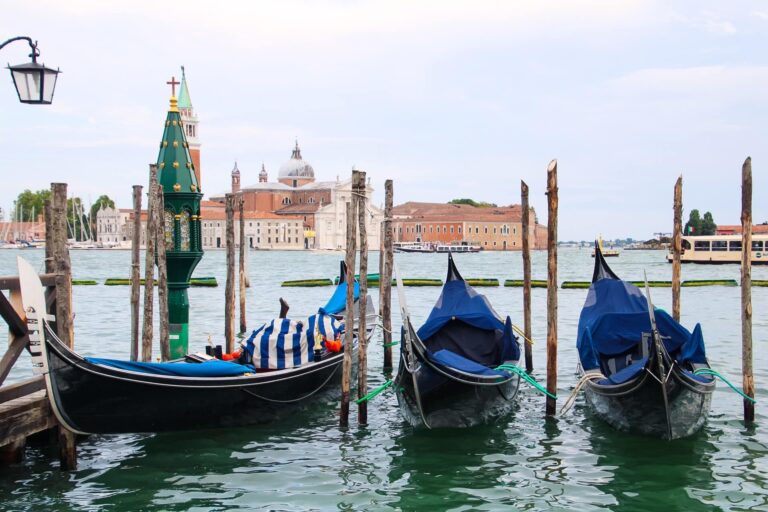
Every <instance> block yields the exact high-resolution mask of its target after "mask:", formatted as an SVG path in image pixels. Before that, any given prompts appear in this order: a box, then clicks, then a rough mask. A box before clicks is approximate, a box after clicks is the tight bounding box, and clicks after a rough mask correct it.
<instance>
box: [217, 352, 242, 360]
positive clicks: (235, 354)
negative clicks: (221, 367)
mask: <svg viewBox="0 0 768 512" xmlns="http://www.w3.org/2000/svg"><path fill="white" fill-rule="evenodd" d="M242 352H243V351H242V350H235V351H234V352H232V353H229V354H221V360H222V361H237V360H238V359H240V355H241V354H242Z"/></svg>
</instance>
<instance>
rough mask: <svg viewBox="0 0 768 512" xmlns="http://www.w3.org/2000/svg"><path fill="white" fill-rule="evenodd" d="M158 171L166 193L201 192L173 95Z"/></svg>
mask: <svg viewBox="0 0 768 512" xmlns="http://www.w3.org/2000/svg"><path fill="white" fill-rule="evenodd" d="M176 83H178V82H176ZM183 93H184V90H183V89H182V94H183ZM157 172H158V176H157V181H158V182H159V183H160V185H162V186H163V193H164V194H169V193H173V192H181V193H190V192H191V193H197V192H200V187H199V185H198V183H197V178H196V177H195V168H194V164H193V163H192V157H191V156H190V155H189V144H188V143H187V139H186V137H185V135H184V128H183V126H182V124H181V115H180V114H179V109H178V106H177V102H176V98H175V97H174V96H171V106H170V108H169V109H168V117H166V119H165V130H164V131H163V140H162V141H161V142H160V154H158V155H157Z"/></svg>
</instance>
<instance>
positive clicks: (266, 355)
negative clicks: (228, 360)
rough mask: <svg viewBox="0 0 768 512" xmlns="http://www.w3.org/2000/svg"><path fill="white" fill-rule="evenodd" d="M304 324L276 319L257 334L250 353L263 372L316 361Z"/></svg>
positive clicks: (262, 327)
mask: <svg viewBox="0 0 768 512" xmlns="http://www.w3.org/2000/svg"><path fill="white" fill-rule="evenodd" d="M303 330H304V324H303V323H302V322H294V321H293V320H289V319H287V318H276V319H275V320H272V321H271V322H270V323H269V324H264V325H262V326H261V327H259V328H258V329H257V330H255V331H253V333H252V334H251V337H250V338H248V341H247V342H246V350H248V352H249V353H250V354H252V356H253V366H254V367H256V368H259V369H269V370H282V369H284V368H295V367H297V366H301V365H302V364H305V363H308V362H309V361H312V360H314V353H313V352H312V351H310V350H308V347H307V341H306V339H305V338H304V336H303Z"/></svg>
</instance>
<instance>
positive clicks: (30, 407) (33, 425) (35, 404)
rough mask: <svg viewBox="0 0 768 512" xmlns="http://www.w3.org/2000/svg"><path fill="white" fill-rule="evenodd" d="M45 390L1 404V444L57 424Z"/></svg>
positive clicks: (23, 437)
mask: <svg viewBox="0 0 768 512" xmlns="http://www.w3.org/2000/svg"><path fill="white" fill-rule="evenodd" d="M56 424H57V423H56V418H55V417H54V415H53V411H52V410H51V404H50V402H49V401H48V397H47V396H46V393H45V391H37V392H35V393H32V394H29V395H26V396H23V397H21V398H17V399H15V400H11V401H9V402H5V403H2V404H0V444H2V445H6V444H12V443H16V442H18V441H21V440H23V439H26V438H27V437H28V436H30V435H32V434H35V433H37V432H40V431H43V430H46V429H49V428H52V427H54V426H56Z"/></svg>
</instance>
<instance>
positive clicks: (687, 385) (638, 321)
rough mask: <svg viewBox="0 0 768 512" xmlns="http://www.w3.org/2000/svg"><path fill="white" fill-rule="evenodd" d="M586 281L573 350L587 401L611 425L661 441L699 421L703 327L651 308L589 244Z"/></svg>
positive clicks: (704, 395) (703, 408) (702, 417)
mask: <svg viewBox="0 0 768 512" xmlns="http://www.w3.org/2000/svg"><path fill="white" fill-rule="evenodd" d="M595 250H596V254H595V267H594V272H593V275H592V285H591V286H590V288H589V292H588V294H587V300H586V302H585V304H584V307H583V309H582V311H581V315H580V317H579V326H578V338H577V348H578V352H579V371H580V373H581V375H582V379H584V381H585V382H584V385H585V386H586V387H585V394H586V400H587V403H588V404H589V406H590V407H591V409H592V410H593V411H594V412H595V414H596V415H597V416H598V417H599V418H601V419H603V420H605V421H606V422H607V423H609V424H610V425H612V426H613V427H615V428H617V429H619V430H624V431H632V432H637V433H640V434H648V435H653V436H658V437H662V438H665V439H678V438H682V437H686V436H690V435H692V434H694V433H696V432H697V431H698V430H700V429H701V427H702V426H703V425H704V423H705V421H706V418H707V415H708V412H709V407H710V404H711V401H712V392H713V391H714V389H715V381H714V378H712V377H709V376H705V375H699V374H697V373H696V372H697V370H703V369H708V368H709V363H708V362H707V357H706V354H705V350H704V338H703V335H702V330H701V325H699V324H696V327H695V328H694V329H693V332H690V331H688V330H687V329H686V328H685V327H683V326H682V325H680V324H679V323H678V322H676V321H675V320H674V319H673V318H672V317H671V316H670V315H669V314H668V313H666V312H665V311H663V310H660V309H654V308H653V303H652V302H651V301H650V292H649V290H648V289H647V288H646V293H647V294H648V299H646V297H645V296H643V294H642V292H641V291H640V289H638V288H637V287H636V286H634V285H632V284H631V283H628V282H626V281H622V280H621V279H619V278H618V277H617V276H616V274H614V273H613V271H612V270H611V269H610V268H609V267H608V265H607V264H606V262H605V259H604V258H603V255H602V253H601V251H600V248H599V246H597V245H596V247H595Z"/></svg>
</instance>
